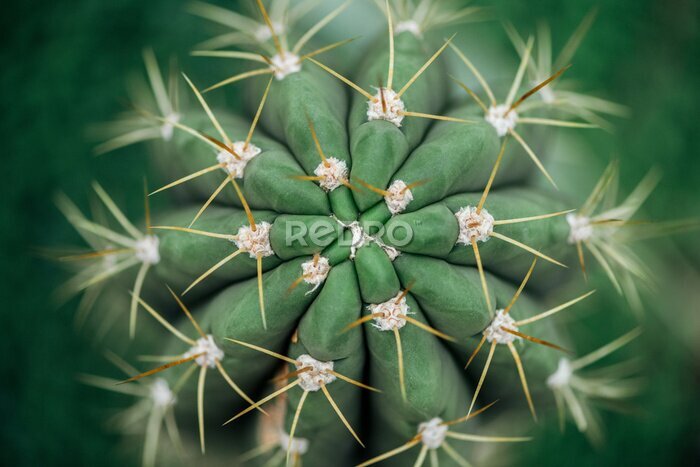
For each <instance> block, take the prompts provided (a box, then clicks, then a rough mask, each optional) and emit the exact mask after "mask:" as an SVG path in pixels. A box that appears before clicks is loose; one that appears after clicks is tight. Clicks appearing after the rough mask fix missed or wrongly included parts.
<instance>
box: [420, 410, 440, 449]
mask: <svg viewBox="0 0 700 467" xmlns="http://www.w3.org/2000/svg"><path fill="white" fill-rule="evenodd" d="M418 434H419V435H420V440H421V442H422V443H423V445H424V446H426V447H427V448H428V449H438V448H439V447H440V446H442V443H444V442H445V437H446V436H447V426H446V425H443V423H442V419H441V418H439V417H435V418H433V419H432V420H429V421H427V422H423V423H421V424H420V425H418Z"/></svg>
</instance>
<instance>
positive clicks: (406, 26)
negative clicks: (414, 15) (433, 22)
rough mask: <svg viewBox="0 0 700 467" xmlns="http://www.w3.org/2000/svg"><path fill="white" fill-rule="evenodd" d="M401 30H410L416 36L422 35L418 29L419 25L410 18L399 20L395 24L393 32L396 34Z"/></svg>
mask: <svg viewBox="0 0 700 467" xmlns="http://www.w3.org/2000/svg"><path fill="white" fill-rule="evenodd" d="M402 32H410V33H411V34H413V35H414V36H416V37H418V38H420V37H422V36H423V34H422V33H421V30H420V25H419V24H418V22H417V21H415V20H412V19H410V20H407V21H401V22H400V23H398V24H397V25H396V28H394V34H395V35H397V36H398V35H399V34H401V33H402Z"/></svg>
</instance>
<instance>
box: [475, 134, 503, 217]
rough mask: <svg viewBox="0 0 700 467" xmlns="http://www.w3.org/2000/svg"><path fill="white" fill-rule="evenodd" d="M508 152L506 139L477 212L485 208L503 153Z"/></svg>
mask: <svg viewBox="0 0 700 467" xmlns="http://www.w3.org/2000/svg"><path fill="white" fill-rule="evenodd" d="M505 152H506V140H505V139H504V140H503V143H501V150H500V151H499V152H498V157H497V158H496V163H495V164H493V169H491V175H489V181H488V182H487V183H486V188H484V192H483V193H482V194H481V199H480V200H479V205H478V206H477V208H476V212H477V213H481V210H482V209H483V208H484V203H486V198H488V196H489V192H490V191H491V186H492V185H493V181H494V180H495V179H496V174H497V173H498V168H499V167H500V166H501V161H502V160H503V154H505Z"/></svg>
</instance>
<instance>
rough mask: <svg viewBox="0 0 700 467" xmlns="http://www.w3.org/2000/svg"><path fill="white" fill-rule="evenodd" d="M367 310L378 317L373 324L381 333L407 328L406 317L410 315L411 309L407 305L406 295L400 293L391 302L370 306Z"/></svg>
mask: <svg viewBox="0 0 700 467" xmlns="http://www.w3.org/2000/svg"><path fill="white" fill-rule="evenodd" d="M367 309H368V310H369V311H370V313H372V315H377V316H376V317H375V318H374V323H373V326H374V327H375V328H377V329H379V330H380V331H393V330H394V329H401V328H402V327H404V326H406V316H407V315H408V314H409V310H410V307H409V306H408V303H406V297H405V296H404V294H403V293H402V292H399V293H398V294H397V295H396V297H394V298H392V299H391V300H388V301H386V302H384V303H378V304H374V305H368V306H367Z"/></svg>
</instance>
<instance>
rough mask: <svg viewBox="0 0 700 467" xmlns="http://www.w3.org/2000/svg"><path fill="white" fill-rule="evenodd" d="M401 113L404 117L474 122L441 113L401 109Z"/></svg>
mask: <svg viewBox="0 0 700 467" xmlns="http://www.w3.org/2000/svg"><path fill="white" fill-rule="evenodd" d="M401 115H404V116H406V117H416V118H427V119H430V120H440V121H443V122H455V123H474V121H473V120H465V119H463V118H457V117H445V116H443V115H433V114H426V113H421V112H408V111H403V112H402V113H401Z"/></svg>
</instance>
